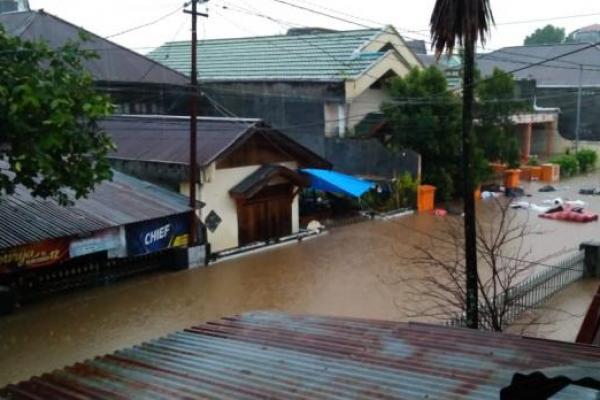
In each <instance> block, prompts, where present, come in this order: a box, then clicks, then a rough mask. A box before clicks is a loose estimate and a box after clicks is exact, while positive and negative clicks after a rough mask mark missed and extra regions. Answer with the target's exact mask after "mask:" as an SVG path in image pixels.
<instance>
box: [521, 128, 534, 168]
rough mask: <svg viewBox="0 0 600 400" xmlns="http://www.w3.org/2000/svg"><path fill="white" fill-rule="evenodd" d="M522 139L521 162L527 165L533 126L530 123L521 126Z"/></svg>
mask: <svg viewBox="0 0 600 400" xmlns="http://www.w3.org/2000/svg"><path fill="white" fill-rule="evenodd" d="M522 130H523V137H522V140H521V160H522V161H523V163H527V161H529V157H531V132H532V130H533V126H532V124H531V123H529V124H525V125H522Z"/></svg>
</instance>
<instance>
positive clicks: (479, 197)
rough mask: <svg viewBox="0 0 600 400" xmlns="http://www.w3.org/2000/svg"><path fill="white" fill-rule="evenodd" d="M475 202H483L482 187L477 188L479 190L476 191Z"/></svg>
mask: <svg viewBox="0 0 600 400" xmlns="http://www.w3.org/2000/svg"><path fill="white" fill-rule="evenodd" d="M474 196H475V201H477V200H481V185H479V186H477V188H476V189H475V193H474Z"/></svg>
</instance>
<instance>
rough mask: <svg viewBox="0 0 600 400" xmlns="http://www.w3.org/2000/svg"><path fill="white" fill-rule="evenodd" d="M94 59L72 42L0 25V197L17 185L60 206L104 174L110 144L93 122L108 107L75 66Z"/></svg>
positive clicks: (82, 70) (106, 174)
mask: <svg viewBox="0 0 600 400" xmlns="http://www.w3.org/2000/svg"><path fill="white" fill-rule="evenodd" d="M82 39H85V38H83V37H82ZM94 57H96V55H95V54H94V53H93V52H90V51H87V50H84V49H82V48H81V47H80V45H79V44H78V43H67V44H65V45H64V46H62V47H58V48H55V49H52V48H50V46H48V44H46V43H45V42H41V41H35V42H34V41H24V40H22V39H20V38H18V37H11V36H9V35H8V34H7V33H6V32H5V31H4V29H3V28H2V27H1V26H0V127H1V128H0V160H4V162H6V163H8V170H2V171H0V195H3V194H7V193H11V192H13V191H14V189H15V186H16V185H19V184H20V185H24V186H25V187H27V188H28V189H29V190H30V191H31V193H32V195H34V196H39V197H43V198H47V197H53V198H56V199H57V200H58V201H59V202H61V203H62V204H68V203H69V201H70V199H71V198H72V196H75V197H77V198H79V197H83V196H86V195H87V194H88V193H89V192H90V191H91V190H92V189H93V188H94V186H95V185H96V184H97V183H99V182H101V181H103V180H106V179H109V178H111V170H110V165H109V163H108V160H107V159H106V155H107V153H108V152H109V151H110V150H111V149H112V146H113V145H112V143H111V141H110V139H109V138H108V136H107V135H106V134H104V133H103V132H102V131H101V130H99V128H98V126H97V121H98V120H99V119H101V118H103V117H106V116H107V115H109V114H110V112H111V109H112V105H111V103H110V101H109V99H108V98H107V97H105V96H103V95H100V94H98V93H97V92H96V91H95V90H94V86H93V80H92V76H91V75H90V74H89V72H88V71H87V70H86V69H85V68H84V66H83V61H84V60H88V59H92V58H94ZM0 200H1V198H0Z"/></svg>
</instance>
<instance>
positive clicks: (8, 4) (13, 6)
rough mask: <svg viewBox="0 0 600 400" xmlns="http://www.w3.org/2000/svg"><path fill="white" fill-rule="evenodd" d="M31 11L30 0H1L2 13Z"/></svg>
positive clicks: (0, 11) (0, 12)
mask: <svg viewBox="0 0 600 400" xmlns="http://www.w3.org/2000/svg"><path fill="white" fill-rule="evenodd" d="M19 11H29V1H28V0H0V14H3V13H10V12H19Z"/></svg>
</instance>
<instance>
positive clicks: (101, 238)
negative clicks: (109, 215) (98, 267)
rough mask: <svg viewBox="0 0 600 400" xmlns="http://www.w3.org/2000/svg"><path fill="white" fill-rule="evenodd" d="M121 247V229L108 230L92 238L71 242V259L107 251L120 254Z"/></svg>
mask: <svg viewBox="0 0 600 400" xmlns="http://www.w3.org/2000/svg"><path fill="white" fill-rule="evenodd" d="M120 247H121V235H120V230H119V228H113V229H108V230H105V231H102V232H98V233H96V234H94V235H93V236H91V237H88V238H84V239H77V240H74V241H72V242H71V247H70V249H69V253H70V255H71V258H75V257H81V256H85V255H88V254H94V253H100V252H102V251H107V252H108V253H109V257H110V256H111V254H113V255H114V254H116V253H118V251H119V249H120Z"/></svg>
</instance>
